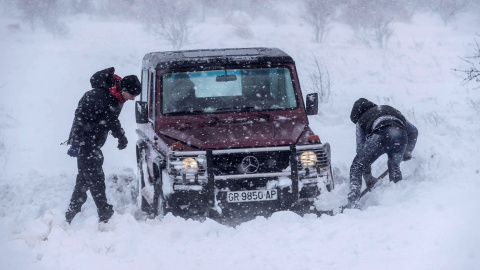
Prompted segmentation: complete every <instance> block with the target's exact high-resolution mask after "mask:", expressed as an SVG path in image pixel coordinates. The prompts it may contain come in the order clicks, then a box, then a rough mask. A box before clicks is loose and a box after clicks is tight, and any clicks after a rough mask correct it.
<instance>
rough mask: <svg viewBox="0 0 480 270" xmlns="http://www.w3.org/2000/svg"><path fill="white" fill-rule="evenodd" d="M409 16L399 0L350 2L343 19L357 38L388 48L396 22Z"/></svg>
mask: <svg viewBox="0 0 480 270" xmlns="http://www.w3.org/2000/svg"><path fill="white" fill-rule="evenodd" d="M407 14H408V11H407V9H406V8H405V6H404V5H402V3H401V2H400V1H399V0H389V1H385V0H349V1H348V3H347V5H346V6H345V9H344V14H343V17H344V19H345V21H346V23H347V24H349V25H350V26H351V27H352V28H353V30H354V32H355V35H356V36H357V38H359V39H360V40H363V41H365V42H366V43H369V40H372V39H373V40H375V41H376V42H377V44H378V46H379V47H381V48H386V47H387V43H388V41H389V39H390V37H391V36H392V34H393V33H394V30H395V29H394V21H395V20H396V19H397V18H405V17H406V16H408V15H407Z"/></svg>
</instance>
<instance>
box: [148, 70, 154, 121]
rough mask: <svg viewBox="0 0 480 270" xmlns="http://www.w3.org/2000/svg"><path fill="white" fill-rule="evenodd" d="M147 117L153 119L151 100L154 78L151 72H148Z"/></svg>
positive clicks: (152, 97) (152, 98)
mask: <svg viewBox="0 0 480 270" xmlns="http://www.w3.org/2000/svg"><path fill="white" fill-rule="evenodd" d="M148 77H149V79H148V97H149V99H148V118H150V119H152V120H153V115H154V114H153V112H154V111H153V103H154V102H153V100H154V95H153V85H154V78H153V72H149V73H148Z"/></svg>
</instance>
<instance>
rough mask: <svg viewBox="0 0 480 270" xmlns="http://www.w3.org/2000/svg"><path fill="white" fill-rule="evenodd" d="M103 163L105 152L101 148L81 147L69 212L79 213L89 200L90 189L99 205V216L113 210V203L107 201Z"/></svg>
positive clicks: (96, 203)
mask: <svg viewBox="0 0 480 270" xmlns="http://www.w3.org/2000/svg"><path fill="white" fill-rule="evenodd" d="M102 165H103V154H102V151H101V150H100V148H95V147H93V148H91V147H85V146H82V147H80V153H79V155H78V158H77V166H78V174H77V180H76V183H75V188H74V189H73V194H72V198H71V199H70V205H69V208H68V211H69V212H73V213H78V212H80V211H81V210H82V205H83V204H84V203H85V201H86V200H87V191H88V190H90V193H91V195H92V198H93V201H94V202H95V205H96V206H97V212H98V216H99V217H102V216H103V215H105V214H106V213H108V212H111V211H112V205H110V204H108V203H107V196H106V195H105V174H104V173H103V169H102Z"/></svg>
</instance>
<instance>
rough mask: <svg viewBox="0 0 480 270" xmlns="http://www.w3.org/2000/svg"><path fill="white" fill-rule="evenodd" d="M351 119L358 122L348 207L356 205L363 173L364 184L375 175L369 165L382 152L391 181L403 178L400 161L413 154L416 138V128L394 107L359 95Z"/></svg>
mask: <svg viewBox="0 0 480 270" xmlns="http://www.w3.org/2000/svg"><path fill="white" fill-rule="evenodd" d="M350 119H351V120H352V122H353V123H354V124H356V125H357V131H356V137H357V155H356V156H355V158H354V159H353V163H352V166H351V167H350V193H349V194H348V205H347V208H358V207H359V205H358V201H359V199H360V190H361V187H362V175H363V178H364V179H365V182H366V184H367V186H369V185H371V184H373V183H374V182H375V181H376V179H375V178H374V177H373V176H372V173H371V165H372V163H373V162H374V161H375V160H377V158H379V157H380V156H381V155H383V154H387V155H388V173H389V178H390V181H393V182H395V183H397V182H398V181H400V180H402V172H401V171H400V162H402V160H409V159H411V158H412V151H413V149H414V148H415V144H416V142H417V136H418V131H417V128H416V127H415V126H414V125H412V124H411V123H410V122H408V121H407V120H406V119H405V117H404V116H403V115H402V114H401V113H400V112H399V111H398V110H396V109H395V108H393V107H391V106H388V105H382V106H377V105H376V104H375V103H373V102H371V101H369V100H367V99H365V98H360V99H359V100H357V101H356V102H355V104H354V105H353V108H352V112H351V114H350Z"/></svg>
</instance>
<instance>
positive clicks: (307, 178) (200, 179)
mask: <svg viewBox="0 0 480 270" xmlns="http://www.w3.org/2000/svg"><path fill="white" fill-rule="evenodd" d="M306 151H311V152H314V153H315V155H316V162H315V163H314V164H312V165H311V166H307V167H305V166H304V165H302V164H301V163H302V162H300V155H301V153H304V152H306ZM330 156H331V155H330V146H329V144H328V143H327V144H310V145H292V146H281V147H262V148H248V149H243V148H242V149H225V150H210V149H209V150H205V151H172V152H170V153H169V154H168V158H167V172H168V173H169V175H170V176H171V178H172V180H173V192H174V193H173V194H171V195H172V196H171V199H172V200H173V201H174V202H172V203H173V204H176V205H178V204H188V203H194V201H196V202H200V203H202V204H206V205H208V206H209V207H212V208H216V207H221V208H224V207H244V206H245V207H246V205H252V204H255V205H264V207H267V208H272V209H288V208H289V207H290V206H292V205H294V204H295V203H297V202H298V201H302V200H313V199H314V198H315V197H316V196H318V194H319V193H320V188H319V187H321V186H327V189H328V186H329V185H330V187H333V179H332V176H331V170H330ZM185 158H194V159H196V160H197V161H198V168H196V170H194V171H192V170H191V169H190V170H182V168H181V167H180V164H181V161H182V159H185ZM249 159H252V160H256V162H258V168H256V171H254V172H247V171H246V169H245V167H247V166H245V164H243V165H244V166H243V169H242V164H241V163H240V160H242V162H245V160H249ZM225 164H226V165H225ZM269 165H272V166H269ZM247 169H248V167H247ZM242 170H243V171H242ZM265 189H275V190H277V191H278V194H279V196H278V199H277V200H275V201H255V202H240V203H228V202H227V201H226V196H227V193H228V192H229V191H248V190H265Z"/></svg>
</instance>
